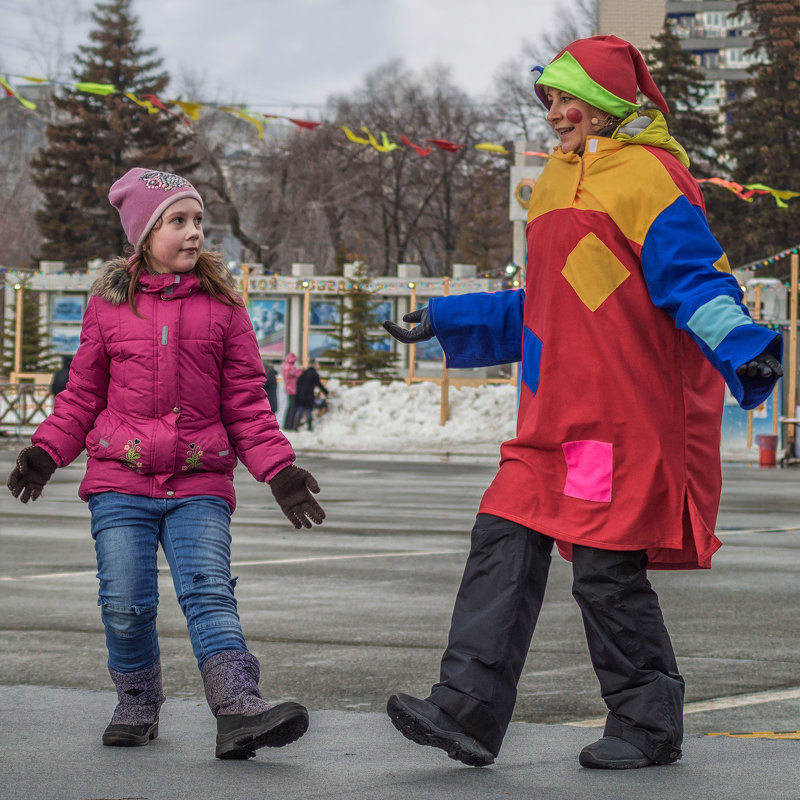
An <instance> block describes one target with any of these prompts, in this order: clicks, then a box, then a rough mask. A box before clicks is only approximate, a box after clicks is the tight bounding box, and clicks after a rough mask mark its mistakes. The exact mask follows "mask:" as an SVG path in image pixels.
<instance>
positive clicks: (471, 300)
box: [428, 289, 525, 368]
mask: <svg viewBox="0 0 800 800" xmlns="http://www.w3.org/2000/svg"><path fill="white" fill-rule="evenodd" d="M524 302H525V292H524V291H523V290H521V289H513V290H509V291H504V292H472V293H470V294H457V295H449V296H447V297H435V298H433V299H432V300H431V301H430V303H429V304H428V314H429V319H430V321H431V325H432V326H433V332H434V333H435V334H436V338H437V339H438V340H439V344H441V346H442V349H443V350H444V354H445V363H446V364H447V366H448V367H453V368H462V367H491V366H495V365H496V364H510V363H512V362H514V361H520V360H521V359H522V307H523V304H524Z"/></svg>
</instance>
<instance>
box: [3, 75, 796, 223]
mask: <svg viewBox="0 0 800 800" xmlns="http://www.w3.org/2000/svg"><path fill="white" fill-rule="evenodd" d="M13 77H18V78H22V79H23V80H26V81H29V82H30V83H38V84H42V83H49V81H48V80H47V79H46V78H38V77H33V76H29V75H16V76H13ZM65 85H67V86H70V87H71V88H72V89H74V90H75V91H79V92H87V93H89V94H96V95H100V96H107V95H112V94H122V95H124V96H125V97H127V98H128V99H129V100H131V101H132V102H133V103H136V105H138V106H140V107H142V108H144V109H146V110H147V112H148V114H157V113H158V112H159V111H164V112H165V113H167V114H171V115H172V116H173V117H175V118H176V119H179V120H181V122H183V123H184V124H186V125H190V120H195V121H196V120H198V119H199V118H200V113H201V111H202V110H203V109H204V108H206V107H208V108H218V109H219V110H220V111H224V112H226V113H228V114H233V115H234V116H237V117H239V118H240V119H243V120H246V121H247V122H249V123H251V124H252V125H254V126H255V128H256V129H257V130H258V138H259V139H263V138H264V122H269V121H271V120H274V119H285V120H287V121H288V122H291V123H292V124H293V125H296V126H297V127H299V128H302V129H305V130H314V129H315V128H317V127H319V126H320V125H323V124H324V123H323V122H316V121H311V120H302V119H295V118H293V117H279V115H277V114H263V113H261V112H257V111H250V110H248V109H243V108H240V107H237V106H216V105H212V104H204V103H195V102H190V101H186V100H160V99H159V98H158V97H157V96H156V95H154V94H146V95H142V96H141V97H137V96H136V95H135V94H134V93H133V92H127V91H121V90H119V89H117V87H116V86H114V85H113V84H110V83H93V82H91V81H82V82H78V83H74V84H65ZM0 86H2V88H3V91H4V92H5V95H6V96H7V97H14V98H16V99H17V100H18V101H19V102H20V103H21V104H22V105H23V106H24V107H25V108H27V109H30V110H33V109H35V108H36V104H35V103H32V102H31V101H30V100H27V99H26V98H24V97H22V96H20V95H19V94H18V93H17V92H16V90H15V89H13V88H12V87H11V85H10V84H9V82H8V76H0ZM169 106H175V107H177V108H179V109H180V111H181V112H182V113H177V112H176V111H173V110H172V109H171V108H169ZM339 127H340V128H341V130H342V131H343V132H344V134H345V136H346V137H347V138H348V139H349V140H350V141H351V142H353V143H355V144H361V145H370V146H371V147H373V148H374V149H375V150H377V151H378V152H379V153H391V152H393V151H394V150H397V148H398V147H399V145H397V144H396V143H394V142H392V141H390V139H389V135H388V134H387V133H386V131H381V132H380V142H379V141H378V139H377V138H376V137H375V135H374V134H373V133H372V132H371V131H370V130H369V128H367V127H362V128H361V130H362V131H363V132H364V133H365V134H366V138H365V137H363V136H359V135H358V134H356V133H354V132H353V131H352V130H351V129H350V128H349V127H347V126H346V125H340V126H339ZM400 139H401V141H402V142H403V144H405V145H406V146H407V147H410V148H411V149H412V150H414V151H415V152H416V153H417V155H419V156H421V157H425V156H429V155H430V154H431V152H432V148H431V147H430V145H434V146H435V147H438V148H439V149H440V150H445V151H447V152H450V153H456V152H458V151H459V150H461V149H462V148H463V147H466V146H467V145H466V144H465V143H464V142H461V143H456V142H452V141H450V140H449V139H441V138H431V139H425V140H424V141H425V142H428V143H429V146H427V147H423V146H422V145H418V144H415V143H414V142H412V141H411V140H410V139H409V138H408V137H407V136H405V135H403V136H401V137H400ZM473 147H474V148H475V149H476V150H482V151H484V152H487V153H497V154H498V155H509V154H510V153H511V151H510V150H508V149H507V148H506V147H505V146H504V145H502V144H497V143H495V142H480V143H478V144H476V145H473ZM522 155H524V156H533V157H538V158H550V154H549V153H543V152H541V151H537V150H526V151H523V152H522ZM698 183H711V184H714V185H717V186H721V187H723V188H725V189H727V190H729V191H731V192H733V193H734V194H735V195H736V196H737V197H739V198H740V199H742V200H744V201H746V202H748V203H752V202H753V199H754V197H755V196H756V195H764V194H769V195H771V196H772V197H773V198H774V200H775V203H776V205H777V206H778V207H779V208H787V207H788V202H787V201H789V200H791V199H792V198H795V197H800V192H795V191H792V190H789V189H775V188H773V187H771V186H766V185H765V184H763V183H750V184H747V185H745V186H742V185H741V184H739V183H736V182H735V181H728V180H725V179H724V178H718V177H711V178H701V179H698Z"/></svg>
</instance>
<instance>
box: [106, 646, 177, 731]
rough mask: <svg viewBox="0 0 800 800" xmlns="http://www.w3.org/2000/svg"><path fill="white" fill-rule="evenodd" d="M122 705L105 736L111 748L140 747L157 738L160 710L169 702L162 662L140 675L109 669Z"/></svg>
mask: <svg viewBox="0 0 800 800" xmlns="http://www.w3.org/2000/svg"><path fill="white" fill-rule="evenodd" d="M108 672H109V674H110V675H111V680H112V681H114V686H116V688H117V698H118V699H119V702H118V703H117V707H116V708H115V709H114V716H113V717H112V718H111V722H110V723H109V725H108V727H107V728H106V729H105V731H104V733H103V744H105V745H109V746H110V747H140V746H142V745H145V744H147V743H148V742H149V741H150V739H155V738H156V737H157V736H158V710H159V709H160V708H161V705H162V703H163V702H164V700H165V699H166V698H165V697H164V692H163V691H162V690H161V662H160V661H156V663H155V664H153V666H152V667H148V668H147V669H141V670H139V671H138V672H117V671H116V670H114V669H111V667H109V668H108Z"/></svg>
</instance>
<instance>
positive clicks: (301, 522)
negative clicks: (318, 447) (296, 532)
mask: <svg viewBox="0 0 800 800" xmlns="http://www.w3.org/2000/svg"><path fill="white" fill-rule="evenodd" d="M269 488H270V489H271V490H272V495H273V497H274V498H275V499H276V500H277V501H278V505H279V506H280V507H281V511H283V513H284V514H285V515H286V518H287V519H288V520H289V522H291V523H292V525H294V526H295V528H310V527H312V526H311V523H312V522H315V523H316V524H317V525H321V524H322V520H324V519H325V512H324V511H323V510H322V506H321V505H320V504H319V503H318V502H317V501H316V500H315V499H314V498H313V497H312V496H311V493H312V492H313V493H314V494H318V493H319V484H318V483H317V482H316V480H314V476H313V475H312V474H311V473H310V472H306V470H304V469H301V468H300V467H296V466H294V464H292V465H291V466H289V467H286V468H285V469H282V470H281V471H280V472H279V473H278V474H277V475H276V476H275V477H274V478H273V479H272V480H271V481H269Z"/></svg>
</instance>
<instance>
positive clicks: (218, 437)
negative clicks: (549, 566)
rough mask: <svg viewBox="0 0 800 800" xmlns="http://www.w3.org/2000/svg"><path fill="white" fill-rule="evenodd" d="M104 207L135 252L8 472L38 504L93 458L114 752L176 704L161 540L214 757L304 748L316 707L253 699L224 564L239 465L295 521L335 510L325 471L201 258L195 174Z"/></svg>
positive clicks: (255, 676) (211, 264) (222, 270)
mask: <svg viewBox="0 0 800 800" xmlns="http://www.w3.org/2000/svg"><path fill="white" fill-rule="evenodd" d="M109 200H110V201H111V204H112V205H113V206H114V207H115V208H116V209H117V211H118V212H119V215H120V220H121V222H122V226H123V228H124V229H125V233H126V235H127V237H128V239H129V240H130V242H131V244H132V245H133V246H134V254H133V256H131V258H129V259H124V258H118V259H116V260H113V261H111V262H109V263H108V264H106V266H105V269H104V270H103V272H102V274H101V275H100V277H99V278H98V279H97V281H96V282H95V284H94V286H93V287H92V297H91V298H90V300H89V303H88V306H87V309H86V314H85V317H84V320H83V328H82V331H81V341H80V347H79V348H78V352H77V354H76V356H75V358H74V360H73V362H72V366H71V370H70V380H69V383H68V386H67V389H66V390H65V391H63V392H61V393H60V394H59V395H58V397H57V398H56V402H55V406H54V410H53V413H52V414H50V416H49V417H48V418H47V419H46V420H45V421H44V422H43V423H42V424H41V425H40V426H39V427H38V428H37V430H36V432H35V433H34V435H33V437H32V440H31V441H32V444H31V446H30V447H26V448H25V449H24V450H22V452H21V453H20V454H19V456H18V458H17V465H16V467H15V469H14V470H13V471H12V473H11V475H10V476H9V479H8V487H9V489H10V490H11V493H12V494H13V495H14V497H19V498H20V499H21V500H22V502H23V503H26V502H27V501H28V500H36V499H37V498H38V497H39V496H40V495H41V493H42V489H43V487H44V485H45V484H46V483H47V481H48V480H49V479H50V477H51V476H52V474H53V472H54V471H55V469H56V467H63V466H66V465H67V464H70V463H71V462H72V461H74V460H75V459H76V458H77V457H78V456H79V455H80V454H81V452H82V451H83V450H84V448H85V449H86V451H87V453H88V466H87V470H86V475H85V477H84V479H83V481H82V483H81V487H80V490H79V494H80V496H81V498H82V499H83V500H86V501H88V503H89V509H90V511H91V528H92V537H93V539H94V542H95V551H96V555H97V572H98V577H99V580H100V590H99V600H98V604H99V605H100V608H101V616H102V620H103V625H104V627H105V634H106V644H107V647H108V670H109V673H110V674H111V678H112V680H113V682H114V685H115V687H116V690H117V696H118V699H119V702H118V705H117V707H116V710H115V711H114V716H113V718H112V720H111V723H110V724H109V725H108V727H107V728H106V730H105V732H104V734H103V744H105V745H112V746H124V747H127V746H133V745H145V744H147V743H148V741H149V740H150V739H154V738H155V737H156V736H157V735H158V713H159V709H160V707H161V704H162V703H163V702H164V699H165V698H164V695H163V692H162V688H161V662H160V651H159V644H158V636H157V633H156V611H157V606H158V586H157V573H158V570H157V567H156V553H157V550H158V547H159V545H160V546H161V547H162V548H163V550H164V554H165V556H166V558H167V561H168V562H169V566H170V571H171V574H172V579H173V583H174V585H175V591H176V593H177V596H178V601H179V602H180V605H181V609H182V610H183V613H184V615H185V617H186V622H187V626H188V629H189V636H190V639H191V643H192V648H193V650H194V654H195V657H196V659H197V664H198V667H199V668H200V671H201V674H202V678H203V684H204V687H205V693H206V698H207V699H208V703H209V706H210V707H211V711H212V713H213V714H214V716H215V717H216V719H217V747H216V755H217V757H218V758H226V759H246V758H251V757H252V756H254V755H255V751H256V749H257V748H260V747H264V746H267V747H281V746H283V745H285V744H289V743H290V742H293V741H295V740H296V739H298V738H300V737H301V736H302V735H303V734H304V733H305V731H306V729H307V727H308V712H307V711H306V709H305V708H304V707H303V706H301V705H300V704H298V703H281V704H280V705H277V706H274V707H270V706H269V705H268V704H267V703H266V702H264V700H262V699H261V695H260V693H259V690H258V680H259V664H258V661H257V660H256V658H255V657H254V656H253V655H252V654H251V653H250V652H248V650H247V646H246V644H245V640H244V636H243V634H242V628H241V625H240V622H239V616H238V614H237V611H236V599H235V597H234V584H235V581H234V579H232V577H231V570H230V541H231V536H230V517H231V513H232V512H233V510H234V507H235V503H236V500H235V495H234V490H233V469H234V467H235V465H236V463H237V459H241V461H242V462H243V463H244V465H245V466H246V467H247V469H248V470H249V471H250V472H251V474H252V475H253V476H254V477H255V478H256V480H258V481H263V482H265V483H268V484H269V486H270V489H271V491H272V494H273V496H274V497H275V499H276V500H277V502H278V504H279V505H280V507H281V509H282V510H283V512H284V514H285V515H286V516H287V517H288V518H289V520H290V521H291V522H292V524H293V525H294V526H295V528H300V527H307V528H310V527H311V525H312V522H313V523H316V524H320V523H321V522H322V520H323V519H324V517H325V513H324V512H323V510H322V508H321V507H320V506H319V504H318V503H317V501H316V500H315V499H314V497H313V495H312V492H313V493H317V492H319V486H318V485H317V482H316V481H315V480H314V478H313V477H312V476H311V475H310V474H309V473H308V472H306V471H305V470H303V469H300V468H299V467H297V466H295V465H294V464H293V462H294V459H295V456H294V452H293V451H292V448H291V445H290V444H289V442H288V441H287V440H286V438H285V437H284V436H283V434H282V433H281V432H280V430H279V428H278V424H277V422H276V420H275V416H274V415H273V413H272V411H271V410H270V407H269V403H268V402H267V396H266V395H265V394H264V389H263V386H264V367H263V365H262V363H261V358H260V356H259V352H258V345H257V343H256V338H255V334H254V332H253V327H252V324H251V322H250V318H249V316H248V314H247V311H246V309H245V308H244V306H243V304H242V301H241V299H240V298H239V296H238V295H237V294H236V293H235V292H234V290H233V282H232V280H231V277H230V274H229V272H228V270H227V268H226V266H225V264H224V262H223V261H222V260H221V258H220V257H219V256H218V255H216V254H212V253H205V252H203V241H204V239H203V226H202V221H203V201H202V199H201V197H200V195H199V194H198V193H197V191H196V190H195V188H194V187H193V186H192V185H191V184H190V183H189V182H188V181H186V180H185V179H183V178H181V177H179V176H177V175H171V174H169V173H165V172H157V171H154V170H146V169H142V168H138V167H137V168H135V169H131V170H130V171H129V172H127V173H126V174H125V175H124V176H123V177H122V178H120V179H119V180H118V181H116V183H114V185H113V186H112V187H111V190H110V192H109Z"/></svg>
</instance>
